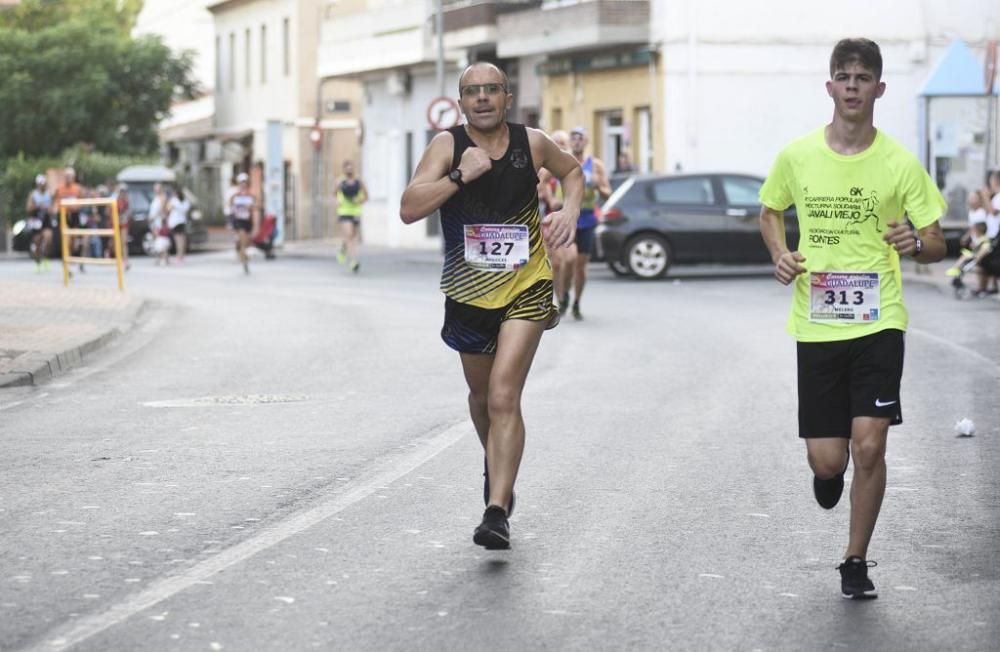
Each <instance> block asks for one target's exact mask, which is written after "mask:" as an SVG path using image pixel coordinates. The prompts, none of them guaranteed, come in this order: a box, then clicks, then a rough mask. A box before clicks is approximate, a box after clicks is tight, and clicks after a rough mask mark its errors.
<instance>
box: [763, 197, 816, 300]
mask: <svg viewBox="0 0 1000 652" xmlns="http://www.w3.org/2000/svg"><path fill="white" fill-rule="evenodd" d="M760 235H761V237H763V238H764V244H765V245H766V246H767V251H768V252H769V253H770V254H771V261H772V262H774V277H775V278H776V279H778V281H780V282H781V283H782V284H783V285H788V284H789V283H791V282H792V281H793V280H794V279H795V277H796V276H798V275H799V274H801V273H803V272H805V271H806V268H805V267H803V266H802V265H801V263H804V262H805V260H806V259H805V257H803V256H802V254H800V253H799V252H797V251H789V250H788V242H787V241H786V240H785V215H784V213H783V212H782V211H777V210H774V209H773V208H770V207H768V206H763V205H762V206H761V207H760Z"/></svg>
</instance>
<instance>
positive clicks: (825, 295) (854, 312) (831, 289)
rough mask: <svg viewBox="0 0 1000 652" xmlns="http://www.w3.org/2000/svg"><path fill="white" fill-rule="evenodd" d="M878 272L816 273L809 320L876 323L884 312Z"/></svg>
mask: <svg viewBox="0 0 1000 652" xmlns="http://www.w3.org/2000/svg"><path fill="white" fill-rule="evenodd" d="M879 290H880V283H879V275H878V272H813V273H812V274H810V275H809V304H810V305H809V320H810V321H819V322H824V321H830V320H842V321H850V322H868V321H877V320H878V318H879V313H880V312H881V310H880V309H881V303H880V296H879Z"/></svg>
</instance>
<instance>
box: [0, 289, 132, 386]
mask: <svg viewBox="0 0 1000 652" xmlns="http://www.w3.org/2000/svg"><path fill="white" fill-rule="evenodd" d="M144 305H145V301H144V300H143V299H141V298H138V297H135V296H131V295H128V294H122V293H120V292H118V290H117V289H103V288H102V289H96V288H80V287H73V286H70V287H68V288H65V287H62V286H61V285H59V286H52V285H43V284H40V283H30V282H23V281H11V280H7V279H4V281H3V283H2V284H0V388H3V387H12V386H17V385H36V384H38V383H40V382H42V381H45V380H47V379H49V378H52V377H54V376H58V375H60V374H62V373H65V372H66V371H67V370H69V369H70V368H72V367H74V366H76V365H77V364H79V363H80V360H81V359H82V358H83V357H84V356H86V355H87V354H89V353H92V352H93V351H95V350H97V349H99V348H101V347H102V346H104V345H106V344H107V343H108V342H110V341H111V340H113V339H114V338H115V337H117V336H118V335H121V334H122V333H125V332H126V331H128V330H129V329H130V328H131V327H132V325H133V324H134V323H135V321H136V320H137V319H138V318H139V315H140V314H141V312H142V309H143V306H144Z"/></svg>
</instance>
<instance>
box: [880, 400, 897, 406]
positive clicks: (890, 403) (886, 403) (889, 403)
mask: <svg viewBox="0 0 1000 652" xmlns="http://www.w3.org/2000/svg"><path fill="white" fill-rule="evenodd" d="M895 402H896V401H886V402H884V403H883V402H882V401H881V400H880V399H875V407H885V406H887V405H892V404H893V403H895Z"/></svg>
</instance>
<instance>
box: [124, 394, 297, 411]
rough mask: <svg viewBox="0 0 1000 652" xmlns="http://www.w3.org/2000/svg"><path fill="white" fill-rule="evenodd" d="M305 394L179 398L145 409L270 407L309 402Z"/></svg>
mask: <svg viewBox="0 0 1000 652" xmlns="http://www.w3.org/2000/svg"><path fill="white" fill-rule="evenodd" d="M308 400H309V397H308V396H306V395H304V394H244V395H239V396H235V395H234V396H201V397H198V398H179V399H170V400H166V401H146V402H145V403H142V406H143V407H151V408H173V407H231V406H233V405H270V404H274V403H298V402H301V401H308Z"/></svg>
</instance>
